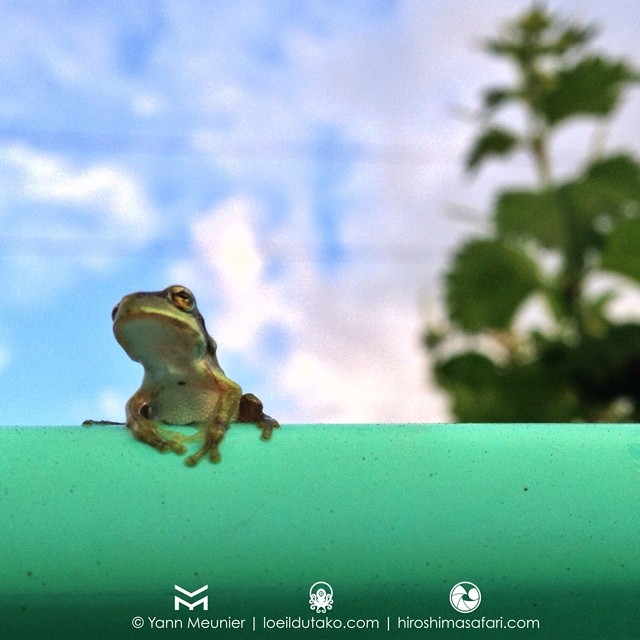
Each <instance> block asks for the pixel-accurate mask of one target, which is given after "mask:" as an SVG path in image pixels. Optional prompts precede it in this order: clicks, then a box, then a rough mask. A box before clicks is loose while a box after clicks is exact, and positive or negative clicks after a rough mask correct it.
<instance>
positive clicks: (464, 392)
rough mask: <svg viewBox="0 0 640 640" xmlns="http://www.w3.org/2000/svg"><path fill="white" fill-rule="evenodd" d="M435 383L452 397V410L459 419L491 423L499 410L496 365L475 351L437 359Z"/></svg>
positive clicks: (461, 420)
mask: <svg viewBox="0 0 640 640" xmlns="http://www.w3.org/2000/svg"><path fill="white" fill-rule="evenodd" d="M434 377H435V380H436V382H437V383H438V384H439V385H440V386H441V387H442V388H443V389H445V390H446V391H447V392H448V393H449V394H450V395H451V397H452V400H453V406H452V410H453V413H454V414H455V416H456V418H457V419H458V420H459V421H460V422H494V421H495V417H496V415H497V413H498V412H499V410H500V392H499V375H498V369H497V367H496V365H495V364H494V363H493V361H491V360H490V359H489V358H487V357H486V356H484V355H481V354H480V353H477V352H475V351H468V352H466V353H462V354H458V355H455V356H453V357H452V358H449V359H447V360H441V361H439V362H436V365H435V367H434Z"/></svg>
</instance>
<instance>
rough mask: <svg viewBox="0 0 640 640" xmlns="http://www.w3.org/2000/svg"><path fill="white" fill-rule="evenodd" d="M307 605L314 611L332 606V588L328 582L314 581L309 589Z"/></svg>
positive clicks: (328, 608) (321, 611)
mask: <svg viewBox="0 0 640 640" xmlns="http://www.w3.org/2000/svg"><path fill="white" fill-rule="evenodd" d="M309 605H310V607H311V609H312V610H314V611H316V613H327V611H329V610H330V609H332V608H333V589H332V588H331V585H330V584H329V583H328V582H314V583H313V584H312V585H311V589H309Z"/></svg>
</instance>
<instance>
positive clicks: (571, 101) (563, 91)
mask: <svg viewBox="0 0 640 640" xmlns="http://www.w3.org/2000/svg"><path fill="white" fill-rule="evenodd" d="M638 79H639V77H638V74H637V73H635V72H634V71H633V70H632V69H631V68H630V67H629V66H628V65H627V64H625V63H624V62H622V61H617V62H612V61H610V60H607V59H605V58H602V57H600V56H589V57H586V58H583V59H582V60H580V61H579V62H578V63H576V64H575V65H574V66H572V67H568V68H566V69H563V70H561V71H560V72H559V73H558V74H557V76H556V78H555V82H554V83H553V85H552V86H551V88H550V89H548V90H547V91H546V92H545V94H544V95H543V96H541V100H540V102H539V108H540V109H541V111H542V113H543V114H544V116H545V118H546V120H547V122H548V123H549V124H551V125H555V124H557V123H558V122H560V121H561V120H564V119H565V118H570V117H573V116H577V115H583V114H586V115H593V116H606V115H608V114H609V113H611V111H613V109H614V108H615V107H616V105H617V103H618V99H619V97H620V93H621V91H622V89H623V88H624V86H625V85H626V84H628V83H630V82H637V81H638Z"/></svg>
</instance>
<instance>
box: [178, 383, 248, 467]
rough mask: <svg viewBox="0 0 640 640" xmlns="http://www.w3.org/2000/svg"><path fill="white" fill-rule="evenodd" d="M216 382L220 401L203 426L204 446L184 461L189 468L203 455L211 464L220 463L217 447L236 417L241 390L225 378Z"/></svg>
mask: <svg viewBox="0 0 640 640" xmlns="http://www.w3.org/2000/svg"><path fill="white" fill-rule="evenodd" d="M217 382H218V386H219V388H220V399H219V400H218V404H217V407H216V410H215V411H214V413H213V415H212V417H211V418H210V419H209V420H207V422H206V423H205V424H204V426H203V430H204V444H203V445H202V447H201V448H200V450H199V451H196V452H195V453H194V454H193V455H192V456H189V457H188V458H187V459H186V460H185V464H187V465H188V466H190V467H193V466H195V465H196V464H198V462H200V460H201V458H202V457H203V456H205V455H208V456H209V460H211V462H220V460H221V457H220V452H219V451H218V447H219V445H220V443H221V442H222V439H223V438H224V434H225V433H226V432H227V429H228V428H229V423H230V422H233V421H234V420H235V419H236V417H237V415H238V405H239V403H240V396H241V395H242V389H241V388H240V386H239V385H237V384H236V383H235V382H233V380H229V378H227V377H225V376H219V377H218V379H217Z"/></svg>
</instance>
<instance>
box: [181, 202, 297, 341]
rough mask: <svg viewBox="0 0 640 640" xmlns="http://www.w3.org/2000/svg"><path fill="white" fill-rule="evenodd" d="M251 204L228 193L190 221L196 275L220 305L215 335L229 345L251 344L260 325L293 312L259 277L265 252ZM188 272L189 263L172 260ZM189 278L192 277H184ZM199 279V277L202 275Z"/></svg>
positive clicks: (286, 319)
mask: <svg viewBox="0 0 640 640" xmlns="http://www.w3.org/2000/svg"><path fill="white" fill-rule="evenodd" d="M258 215H259V213H258V211H257V205H256V203H255V202H253V201H252V200H251V199H248V198H246V197H237V198H230V199H228V200H225V201H224V202H222V203H221V204H220V205H218V206H217V207H216V208H215V209H214V210H213V211H211V212H209V213H207V214H204V215H202V216H199V217H197V218H195V219H194V220H193V221H192V223H191V233H192V240H193V243H194V246H195V249H196V252H197V255H198V258H199V260H201V261H202V262H203V263H204V264H203V267H202V269H203V271H202V272H203V273H205V274H211V275H213V277H214V279H215V280H214V282H215V285H214V286H213V287H212V286H211V284H210V282H205V281H206V280H208V279H210V276H209V277H208V276H207V275H205V277H204V279H203V277H202V275H201V276H200V277H199V278H197V279H196V280H197V281H199V282H201V283H202V290H203V291H204V292H206V294H208V295H209V297H211V293H210V292H215V293H214V297H215V299H216V301H217V304H218V305H219V306H220V308H221V312H222V313H221V316H220V317H219V318H218V319H217V321H216V334H217V335H216V340H218V341H219V342H220V343H221V344H224V346H225V349H229V350H231V351H243V350H251V349H253V348H254V347H255V341H256V337H257V336H258V334H259V332H260V330H261V329H262V328H263V327H264V326H266V325H269V324H271V323H284V324H288V323H290V322H291V321H292V319H293V318H294V316H295V313H294V312H293V310H292V309H291V308H289V307H288V305H287V304H285V303H284V302H283V300H282V292H281V288H280V287H278V286H276V285H275V284H273V283H271V282H269V281H268V279H267V278H266V277H265V257H264V255H263V253H262V250H261V248H260V238H259V237H258V230H257V221H256V219H257V216H258ZM176 267H177V268H176V272H175V273H176V274H178V273H179V274H180V275H183V276H185V277H188V276H189V275H190V274H189V267H185V265H182V266H180V264H179V263H178V265H176ZM190 280H193V278H190ZM203 280H204V281H203Z"/></svg>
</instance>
